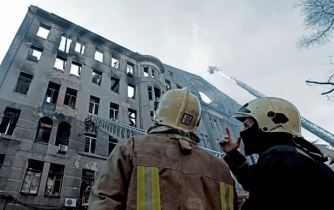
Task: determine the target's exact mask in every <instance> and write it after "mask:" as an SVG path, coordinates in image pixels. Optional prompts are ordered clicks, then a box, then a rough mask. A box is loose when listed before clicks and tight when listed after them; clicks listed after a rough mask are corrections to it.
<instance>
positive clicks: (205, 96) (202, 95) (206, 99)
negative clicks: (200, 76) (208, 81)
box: [199, 92, 211, 104]
mask: <svg viewBox="0 0 334 210" xmlns="http://www.w3.org/2000/svg"><path fill="white" fill-rule="evenodd" d="M199 95H200V96H201V98H200V99H202V101H204V102H205V103H207V104H209V103H211V99H210V98H209V97H208V96H207V95H206V94H205V93H203V92H199Z"/></svg>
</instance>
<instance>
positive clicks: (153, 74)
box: [151, 68, 155, 78]
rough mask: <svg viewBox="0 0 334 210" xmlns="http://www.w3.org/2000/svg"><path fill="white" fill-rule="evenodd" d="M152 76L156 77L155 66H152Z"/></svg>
mask: <svg viewBox="0 0 334 210" xmlns="http://www.w3.org/2000/svg"><path fill="white" fill-rule="evenodd" d="M151 72H152V78H155V68H151Z"/></svg>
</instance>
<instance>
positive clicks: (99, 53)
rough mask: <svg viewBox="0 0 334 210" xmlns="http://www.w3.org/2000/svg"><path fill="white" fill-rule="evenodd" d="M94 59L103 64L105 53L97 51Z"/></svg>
mask: <svg viewBox="0 0 334 210" xmlns="http://www.w3.org/2000/svg"><path fill="white" fill-rule="evenodd" d="M94 59H95V60H97V61H99V62H102V61H103V53H101V52H99V51H97V50H96V51H95V55H94Z"/></svg>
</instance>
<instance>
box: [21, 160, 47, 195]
mask: <svg viewBox="0 0 334 210" xmlns="http://www.w3.org/2000/svg"><path fill="white" fill-rule="evenodd" d="M43 166H44V162H42V161H37V160H28V167H27V169H26V172H25V174H24V178H23V183H22V188H21V193H22V194H30V195H37V192H38V189H39V184H40V182H41V175H42V171H43Z"/></svg>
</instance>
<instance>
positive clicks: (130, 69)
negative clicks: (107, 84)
mask: <svg viewBox="0 0 334 210" xmlns="http://www.w3.org/2000/svg"><path fill="white" fill-rule="evenodd" d="M133 69H134V65H133V64H132V63H129V62H127V63H126V73H128V74H133Z"/></svg>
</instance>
